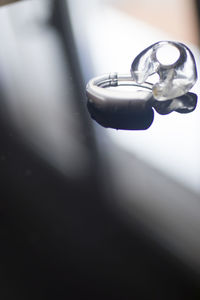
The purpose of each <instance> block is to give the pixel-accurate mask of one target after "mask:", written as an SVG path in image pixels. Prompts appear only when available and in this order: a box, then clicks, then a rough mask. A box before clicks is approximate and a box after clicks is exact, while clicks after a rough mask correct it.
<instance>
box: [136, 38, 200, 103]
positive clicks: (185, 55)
mask: <svg viewBox="0 0 200 300" xmlns="http://www.w3.org/2000/svg"><path fill="white" fill-rule="evenodd" d="M170 47H171V49H170ZM161 50H162V52H163V53H164V55H163V56H160V52H161ZM174 50H176V55H174V52H175V51H174ZM177 50H178V51H177ZM177 52H178V55H177ZM155 73H157V74H158V75H159V81H158V82H156V83H155V84H153V87H152V92H153V96H154V98H155V99H156V100H159V101H165V100H169V99H173V98H177V97H180V96H182V95H184V94H186V93H187V92H188V91H189V90H190V89H191V88H192V87H193V85H194V84H195V82H196V80H197V71H196V65H195V60H194V56H193V54H192V52H191V51H190V50H189V49H188V47H186V46H185V45H183V44H181V43H178V42H171V41H161V42H158V43H156V44H153V45H151V46H150V47H148V48H146V49H145V50H143V51H142V52H141V53H140V54H139V55H138V56H137V57H136V58H135V59H134V61H133V63H132V66H131V74H132V77H133V79H134V80H135V81H136V82H137V83H138V84H142V83H144V82H145V81H146V80H147V78H148V77H149V76H150V75H153V74H155Z"/></svg>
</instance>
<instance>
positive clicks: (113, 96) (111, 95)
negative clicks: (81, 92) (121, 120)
mask: <svg viewBox="0 0 200 300" xmlns="http://www.w3.org/2000/svg"><path fill="white" fill-rule="evenodd" d="M117 86H132V87H136V88H137V91H136V92H135V93H134V91H126V92H125V93H124V91H123V92H120V91H119V90H117V91H115V90H113V89H108V88H109V87H117ZM152 86H153V85H152V83H149V82H145V83H143V84H138V83H136V82H135V81H134V80H133V78H132V76H131V75H128V74H118V73H110V74H105V75H102V76H98V77H95V78H93V79H91V80H90V81H89V82H88V84H87V86H86V94H87V96H88V98H89V101H90V102H93V103H95V104H96V106H101V107H102V106H107V105H114V104H116V103H117V105H118V106H120V103H122V105H124V102H127V101H128V102H129V101H133V100H139V101H141V100H144V99H145V100H148V99H150V98H151V97H152Z"/></svg>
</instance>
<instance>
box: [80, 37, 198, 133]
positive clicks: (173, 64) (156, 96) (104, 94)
mask: <svg viewBox="0 0 200 300" xmlns="http://www.w3.org/2000/svg"><path fill="white" fill-rule="evenodd" d="M166 46H168V47H172V48H174V49H175V50H176V51H178V56H177V57H176V58H175V59H174V58H173V57H172V58H173V59H174V60H173V59H172V61H170V62H169V63H165V62H164V63H163V61H162V59H160V56H159V52H158V51H159V50H163V47H166ZM165 56H166V57H168V56H169V57H170V54H169V53H167V54H165ZM155 73H157V74H158V77H159V79H158V81H157V82H156V83H151V82H148V81H147V79H148V78H149V76H151V75H153V74H155ZM196 80H197V70H196V64H195V60H194V56H193V54H192V52H191V51H190V50H189V48H188V47H187V46H185V45H183V44H181V43H178V42H171V41H161V42H158V43H155V44H153V45H151V46H150V47H148V48H146V49H145V50H143V51H142V52H141V53H140V54H139V55H138V56H137V57H136V58H135V59H134V61H133V63H132V65H131V70H130V74H118V73H110V74H105V75H102V76H98V77H95V78H93V79H91V80H90V81H89V82H88V84H87V86H86V94H87V97H88V110H89V113H90V115H91V117H92V118H93V119H95V120H96V121H97V122H98V123H100V124H101V125H103V126H105V127H112V128H121V129H130V128H131V129H135V128H136V129H138V128H139V127H140V128H142V129H143V128H148V126H150V124H151V123H152V121H153V110H152V108H154V109H155V110H156V111H157V112H158V113H159V114H168V113H171V112H172V111H176V112H179V113H188V112H192V111H193V110H194V109H195V108H196V104H197V96H196V95H195V94H193V93H189V90H190V89H191V88H192V87H193V85H194V84H195V82H196ZM118 86H125V87H127V89H125V90H124V89H118V88H117V87H118ZM128 87H131V89H129V88H128ZM145 119H146V123H145ZM141 120H142V121H141ZM141 122H143V123H145V124H146V125H145V126H144V127H143V125H142V123H141ZM138 124H139V125H138Z"/></svg>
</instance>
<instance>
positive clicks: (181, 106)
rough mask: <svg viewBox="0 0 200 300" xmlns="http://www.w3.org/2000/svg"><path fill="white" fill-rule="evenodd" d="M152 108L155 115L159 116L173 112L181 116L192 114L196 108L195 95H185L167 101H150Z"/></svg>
mask: <svg viewBox="0 0 200 300" xmlns="http://www.w3.org/2000/svg"><path fill="white" fill-rule="evenodd" d="M152 106H153V107H154V108H155V110H156V111H157V113H159V114H161V115H167V114H170V113H171V112H173V111H176V112H179V113H181V114H187V113H190V112H193V111H194V110H195V108H196V106H197V95H196V94H194V93H187V94H186V95H183V96H181V97H178V98H176V99H173V100H167V101H156V100H153V101H152Z"/></svg>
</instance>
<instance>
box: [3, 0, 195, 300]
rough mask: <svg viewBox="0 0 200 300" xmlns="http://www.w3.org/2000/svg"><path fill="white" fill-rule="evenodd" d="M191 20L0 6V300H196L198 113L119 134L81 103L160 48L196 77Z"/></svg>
mask: <svg viewBox="0 0 200 300" xmlns="http://www.w3.org/2000/svg"><path fill="white" fill-rule="evenodd" d="M11 2H16V3H11ZM199 18H200V4H199V1H198V0H196V1H195V0H173V1H172V0H168V1H165V2H164V1H161V0H123V1H122V0H84V1H82V0H42V1H41V0H24V1H0V43H1V46H0V145H1V146H0V183H1V184H0V254H1V255H0V296H1V299H36V298H37V299H124V300H125V299H159V300H160V299H176V300H178V299H181V300H183V299H199V297H200V277H199V274H200V157H199V153H200V138H199V130H200V112H199V104H197V108H196V110H195V111H194V112H192V113H190V114H178V113H176V112H173V113H171V114H169V115H165V116H161V115H159V114H157V113H156V112H155V116H154V122H153V124H152V126H151V127H150V128H149V129H148V130H144V131H142V130H139V131H125V130H115V129H106V128H103V127H101V126H100V125H98V124H97V123H96V122H95V121H93V120H92V119H91V118H90V116H89V113H88V111H87V108H86V103H87V99H86V95H85V86H86V83H87V81H88V80H89V79H91V78H92V77H93V76H97V75H101V74H103V73H110V72H119V73H129V72H130V65H131V63H132V61H133V59H134V57H135V56H136V55H137V54H138V53H140V52H141V51H142V50H143V49H144V48H146V47H148V46H149V45H151V44H153V43H155V42H157V41H160V40H174V41H179V42H182V43H184V44H186V45H187V46H188V47H189V48H190V49H191V50H192V52H193V54H194V56H195V59H196V63H197V72H198V73H199V67H200V50H199V26H200V25H199ZM167 55H170V53H168V54H167ZM199 86H200V85H199V80H198V81H197V83H196V85H195V86H194V87H193V89H192V91H193V92H195V93H197V95H199V92H200V88H199Z"/></svg>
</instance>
